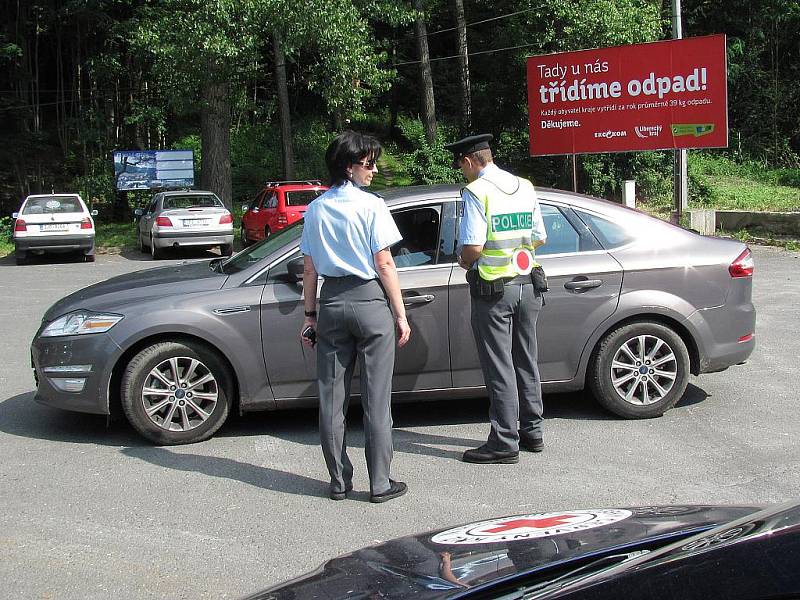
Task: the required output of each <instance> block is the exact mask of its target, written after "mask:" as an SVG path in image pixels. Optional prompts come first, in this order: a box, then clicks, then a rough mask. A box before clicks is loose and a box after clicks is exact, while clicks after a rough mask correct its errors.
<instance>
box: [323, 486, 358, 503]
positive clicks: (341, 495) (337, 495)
mask: <svg viewBox="0 0 800 600" xmlns="http://www.w3.org/2000/svg"><path fill="white" fill-rule="evenodd" d="M352 491H353V488H352V487H349V488H345V490H344V491H343V492H335V491H333V489H331V491H330V492H329V493H328V497H329V498H330V499H331V500H345V499H346V498H347V494H349V493H350V492H352Z"/></svg>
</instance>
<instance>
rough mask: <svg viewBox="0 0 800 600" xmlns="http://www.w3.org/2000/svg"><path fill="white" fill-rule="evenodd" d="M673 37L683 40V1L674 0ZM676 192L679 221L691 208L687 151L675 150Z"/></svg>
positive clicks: (676, 218)
mask: <svg viewBox="0 0 800 600" xmlns="http://www.w3.org/2000/svg"><path fill="white" fill-rule="evenodd" d="M672 37H673V38H674V39H676V40H680V39H682V38H683V26H682V23H681V0H672ZM673 173H674V180H675V182H674V191H673V198H674V200H675V212H674V216H675V220H676V221H679V220H680V218H681V214H682V213H683V211H684V210H686V209H687V208H688V207H689V174H688V169H687V159H686V150H683V149H681V150H675V160H674V169H673Z"/></svg>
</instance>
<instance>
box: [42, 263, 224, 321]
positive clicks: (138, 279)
mask: <svg viewBox="0 0 800 600" xmlns="http://www.w3.org/2000/svg"><path fill="white" fill-rule="evenodd" d="M227 278H228V276H227V275H224V274H222V273H218V272H216V271H212V270H211V268H210V266H209V262H208V261H203V262H194V263H182V264H178V265H170V266H167V267H158V268H155V269H145V270H144V271H136V272H134V273H127V274H125V275H119V276H118V277H112V278H111V279H107V280H105V281H102V282H100V283H95V284H94V285H90V286H89V287H85V288H83V289H82V290H78V291H77V292H74V293H72V294H70V295H69V296H65V297H64V298H62V299H61V300H59V301H58V302H56V303H55V304H53V306H51V307H50V308H49V309H48V310H47V312H46V313H45V314H44V318H43V320H44V321H52V320H53V319H55V318H57V317H59V316H61V315H63V314H66V313H68V312H72V311H74V310H77V309H79V308H85V309H91V310H105V311H111V312H113V311H120V310H122V309H123V308H124V306H125V305H127V304H130V303H132V302H137V301H140V300H142V299H144V298H146V299H148V300H150V299H154V298H159V297H164V296H172V295H183V294H190V293H193V292H204V291H209V290H215V289H220V288H221V287H222V286H223V284H224V283H225V280H226V279H227Z"/></svg>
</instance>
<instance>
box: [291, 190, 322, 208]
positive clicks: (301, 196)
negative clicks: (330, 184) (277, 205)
mask: <svg viewBox="0 0 800 600" xmlns="http://www.w3.org/2000/svg"><path fill="white" fill-rule="evenodd" d="M323 192H324V190H301V191H297V192H286V206H305V205H306V204H310V203H311V201H312V200H314V198H316V197H317V196H319V195H320V194H322V193H323Z"/></svg>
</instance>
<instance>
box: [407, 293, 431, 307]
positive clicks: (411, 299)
mask: <svg viewBox="0 0 800 600" xmlns="http://www.w3.org/2000/svg"><path fill="white" fill-rule="evenodd" d="M435 297H436V296H434V295H433V294H422V295H420V296H403V304H405V305H406V306H411V305H412V304H427V303H428V302H433V299H434V298H435Z"/></svg>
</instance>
